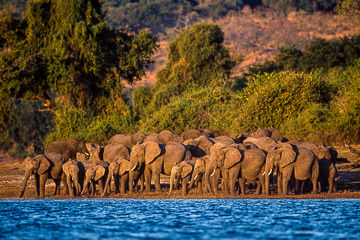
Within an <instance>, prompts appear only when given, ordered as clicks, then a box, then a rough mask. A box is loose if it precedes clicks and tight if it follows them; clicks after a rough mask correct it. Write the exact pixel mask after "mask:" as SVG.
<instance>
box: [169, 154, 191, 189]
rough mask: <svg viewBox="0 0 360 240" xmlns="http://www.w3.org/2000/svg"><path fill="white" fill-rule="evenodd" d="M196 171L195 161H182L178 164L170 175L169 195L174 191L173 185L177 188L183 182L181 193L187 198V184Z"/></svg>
mask: <svg viewBox="0 0 360 240" xmlns="http://www.w3.org/2000/svg"><path fill="white" fill-rule="evenodd" d="M193 169H194V161H182V162H180V163H176V164H175V165H174V166H173V167H172V169H171V174H170V190H169V194H168V195H170V194H171V192H172V190H173V185H174V183H175V187H177V186H176V185H177V183H178V182H179V181H180V180H181V192H182V194H183V195H184V196H185V195H186V191H187V184H188V182H189V180H190V177H191V173H192V171H193Z"/></svg>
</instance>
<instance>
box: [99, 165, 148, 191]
mask: <svg viewBox="0 0 360 240" xmlns="http://www.w3.org/2000/svg"><path fill="white" fill-rule="evenodd" d="M129 167H130V161H129V160H126V159H118V160H116V161H115V162H112V163H110V166H109V174H108V176H107V180H106V183H105V189H104V191H103V192H102V196H104V195H105V194H106V193H107V192H110V185H111V178H114V183H115V193H119V192H120V193H125V190H126V189H125V188H126V186H128V184H129ZM134 178H135V186H136V185H137V181H138V180H139V178H140V182H141V185H140V191H143V190H144V175H143V174H141V171H139V170H135V172H134ZM119 183H120V184H119ZM119 185H120V190H119Z"/></svg>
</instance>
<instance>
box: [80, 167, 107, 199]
mask: <svg viewBox="0 0 360 240" xmlns="http://www.w3.org/2000/svg"><path fill="white" fill-rule="evenodd" d="M108 167H109V164H108V163H107V162H105V161H103V162H99V163H97V164H96V165H95V166H93V167H90V168H88V169H87V170H86V172H85V181H84V188H83V190H82V192H81V195H84V194H85V192H87V191H88V192H89V193H91V194H92V195H93V196H94V195H95V192H96V186H95V185H96V184H98V185H99V192H100V193H103V191H104V187H105V182H106V179H107V175H108ZM89 185H90V186H89Z"/></svg>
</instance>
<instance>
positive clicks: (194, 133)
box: [180, 129, 205, 141]
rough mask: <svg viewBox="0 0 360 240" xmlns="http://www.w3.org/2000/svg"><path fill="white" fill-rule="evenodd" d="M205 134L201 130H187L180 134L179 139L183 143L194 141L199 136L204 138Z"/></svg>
mask: <svg viewBox="0 0 360 240" xmlns="http://www.w3.org/2000/svg"><path fill="white" fill-rule="evenodd" d="M204 135H205V133H204V132H203V131H201V130H198V129H187V130H185V131H184V132H182V133H181V135H180V136H181V137H182V139H183V140H184V141H186V140H188V139H195V138H198V137H200V136H204Z"/></svg>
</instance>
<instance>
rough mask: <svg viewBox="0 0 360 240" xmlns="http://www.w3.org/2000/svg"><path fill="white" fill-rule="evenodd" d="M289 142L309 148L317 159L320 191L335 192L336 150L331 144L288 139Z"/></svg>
mask: <svg viewBox="0 0 360 240" xmlns="http://www.w3.org/2000/svg"><path fill="white" fill-rule="evenodd" d="M289 143H291V144H294V145H296V146H297V147H301V148H306V149H309V150H311V151H312V152H313V153H314V154H315V155H316V156H317V158H318V159H319V182H320V189H319V190H320V191H322V192H323V191H326V189H327V190H328V193H333V192H336V185H335V178H336V174H337V169H336V166H335V162H336V159H337V151H336V150H335V148H333V147H332V146H327V147H326V146H323V147H319V146H317V145H316V144H314V143H311V142H303V141H289Z"/></svg>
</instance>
